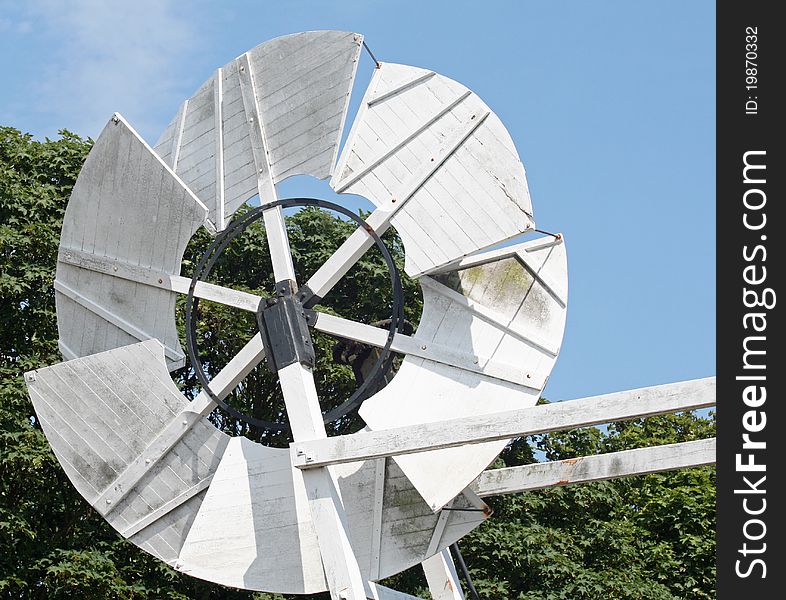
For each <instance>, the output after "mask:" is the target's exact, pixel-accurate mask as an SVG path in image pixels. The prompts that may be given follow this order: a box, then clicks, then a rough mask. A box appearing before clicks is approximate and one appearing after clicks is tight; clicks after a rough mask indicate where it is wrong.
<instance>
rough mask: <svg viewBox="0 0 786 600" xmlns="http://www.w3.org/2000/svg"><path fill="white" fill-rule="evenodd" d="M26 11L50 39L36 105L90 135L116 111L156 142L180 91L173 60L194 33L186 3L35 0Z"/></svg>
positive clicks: (186, 48)
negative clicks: (38, 104) (185, 15)
mask: <svg viewBox="0 0 786 600" xmlns="http://www.w3.org/2000/svg"><path fill="white" fill-rule="evenodd" d="M30 11H31V13H32V14H33V15H34V17H35V20H36V21H37V23H36V26H37V27H42V28H43V33H44V35H45V36H46V37H47V38H48V40H49V41H50V42H51V43H52V44H53V53H52V55H51V62H48V63H47V64H46V65H44V67H43V74H44V77H43V78H42V79H41V80H40V81H41V83H40V84H39V85H38V88H39V89H37V90H36V92H37V95H38V98H39V99H40V101H41V106H39V107H38V108H39V111H40V112H48V113H50V115H52V116H55V117H57V118H59V122H60V123H62V126H65V127H67V128H69V129H71V130H73V131H75V132H77V133H80V134H83V135H90V136H93V137H95V136H97V135H98V133H99V132H100V131H101V129H102V128H103V126H104V124H105V123H106V121H107V119H108V118H109V117H110V115H111V114H112V113H113V112H115V111H117V112H120V113H122V114H123V115H124V116H125V117H126V118H127V119H128V120H129V122H130V123H131V124H132V125H133V126H134V127H135V128H136V129H137V131H139V132H140V134H142V136H143V137H145V138H146V139H147V140H148V141H149V142H151V143H152V142H155V138H156V137H157V136H158V135H159V133H160V132H161V131H162V130H163V128H164V127H165V125H166V123H167V122H168V120H169V119H170V118H171V117H172V116H174V114H175V113H176V111H177V108H178V105H179V104H180V102H181V101H182V98H183V97H185V94H183V91H182V77H181V78H179V77H178V75H179V73H180V71H179V69H178V62H179V61H180V60H181V59H183V57H184V56H186V55H187V54H188V53H189V50H190V49H191V48H192V47H193V46H194V44H193V40H195V39H196V38H195V35H194V34H193V33H192V30H191V26H190V25H189V23H188V22H187V21H186V20H185V19H184V13H187V11H185V10H184V5H183V3H176V2H174V1H173V0H133V1H130V2H117V3H115V2H106V1H105V0H75V1H71V2H59V1H57V0H39V1H36V2H33V3H31V5H30ZM179 86H180V87H179Z"/></svg>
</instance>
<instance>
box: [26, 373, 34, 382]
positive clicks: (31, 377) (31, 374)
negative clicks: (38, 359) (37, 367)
mask: <svg viewBox="0 0 786 600" xmlns="http://www.w3.org/2000/svg"><path fill="white" fill-rule="evenodd" d="M27 380H28V381H35V373H28V374H27Z"/></svg>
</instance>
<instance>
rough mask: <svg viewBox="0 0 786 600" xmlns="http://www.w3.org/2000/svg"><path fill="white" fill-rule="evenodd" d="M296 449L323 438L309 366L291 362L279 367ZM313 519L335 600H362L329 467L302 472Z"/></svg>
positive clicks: (358, 575) (361, 586) (357, 571)
mask: <svg viewBox="0 0 786 600" xmlns="http://www.w3.org/2000/svg"><path fill="white" fill-rule="evenodd" d="M278 379H279V382H280V383H281V391H282V393H283V395H284V403H285V404H286V407H287V416H288V417H289V424H290V427H291V428H292V437H293V439H294V440H295V442H294V445H295V447H297V446H299V445H300V444H301V443H305V440H318V439H320V438H321V439H327V433H326V431H325V425H324V423H323V422H322V412H321V411H320V408H319V398H318V397H317V390H316V387H315V385H314V377H313V374H312V373H311V370H310V369H309V368H308V367H306V366H304V365H301V364H300V363H294V364H291V365H288V366H286V367H284V368H283V369H279V371H278ZM301 474H302V476H303V483H304V484H305V487H306V494H307V495H308V499H309V508H310V509H311V518H312V521H313V523H314V529H315V530H316V533H317V541H318V543H319V551H320V554H321V556H322V564H323V566H324V568H325V579H327V583H328V588H329V589H330V597H331V598H332V599H333V600H365V599H366V598H367V596H366V592H365V589H364V580H363V578H362V576H361V573H360V567H359V565H358V562H357V558H356V557H355V554H354V552H353V550H352V545H351V544H350V541H349V525H348V522H347V517H346V512H345V510H344V504H343V501H342V499H341V493H340V491H339V487H338V482H337V481H336V477H335V475H334V473H333V472H332V471H331V470H330V469H329V468H322V469H309V470H308V471H302V473H301Z"/></svg>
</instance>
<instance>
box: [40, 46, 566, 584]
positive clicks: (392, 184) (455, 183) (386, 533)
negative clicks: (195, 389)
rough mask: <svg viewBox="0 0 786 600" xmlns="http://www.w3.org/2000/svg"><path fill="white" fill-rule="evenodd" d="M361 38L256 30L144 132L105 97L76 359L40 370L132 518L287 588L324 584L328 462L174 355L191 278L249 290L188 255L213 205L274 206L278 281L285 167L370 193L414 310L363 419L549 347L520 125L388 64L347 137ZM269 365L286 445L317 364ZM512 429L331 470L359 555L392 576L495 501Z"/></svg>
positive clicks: (487, 378) (533, 379)
mask: <svg viewBox="0 0 786 600" xmlns="http://www.w3.org/2000/svg"><path fill="white" fill-rule="evenodd" d="M362 43H363V38H362V36H361V35H359V34H356V33H347V32H341V31H315V32H306V33H299V34H295V35H290V36H286V37H282V38H277V39H274V40H271V41H268V42H265V43H263V44H261V45H260V46H257V47H256V48H254V49H252V50H250V51H249V52H247V53H245V54H243V55H241V56H240V57H238V58H237V59H235V60H233V61H231V62H229V63H228V64H226V65H224V66H223V67H221V68H219V69H217V70H216V72H215V73H214V74H213V75H212V76H211V77H210V78H209V79H208V80H207V81H206V82H205V83H204V84H203V85H202V86H201V87H200V88H199V89H198V90H197V92H196V93H195V94H194V95H193V96H192V97H191V98H189V99H188V100H186V101H185V102H184V103H183V104H182V105H181V107H180V109H179V111H178V113H177V115H176V116H175V117H174V119H173V120H172V122H171V123H170V125H169V126H168V127H167V128H166V130H165V131H164V133H163V135H162V136H161V138H160V140H159V141H158V142H157V143H156V144H155V146H154V147H153V148H151V147H150V146H148V145H147V144H146V143H145V142H144V140H142V139H141V138H140V137H139V136H138V135H137V134H136V132H135V131H134V130H133V129H132V128H131V126H130V125H129V124H128V123H127V122H126V121H125V120H124V119H123V118H122V117H121V116H120V115H114V116H113V117H112V119H111V120H110V122H109V123H108V124H107V126H106V127H105V129H104V131H103V132H102V133H101V135H100V137H99V138H98V140H97V141H96V143H95V145H94V147H93V149H92V151H91V152H90V155H89V156H88V158H87V160H86V162H85V165H84V167H83V169H82V171H81V173H80V175H79V178H78V180H77V182H76V185H75V187H74V190H73V194H72V196H71V200H70V202H69V204H68V207H67V210H66V213H65V218H64V223H63V230H62V235H61V240H60V251H59V255H58V265H57V275H56V281H55V291H56V302H57V317H58V328H59V334H60V339H59V345H60V350H61V352H62V354H63V357H64V359H65V362H63V363H60V364H56V365H52V366H50V367H46V368H43V369H39V370H37V371H32V372H30V373H28V374H26V379H27V384H28V388H29V392H30V395H31V398H32V400H33V404H34V407H35V410H36V414H37V418H38V420H39V422H40V424H41V426H42V428H43V430H44V432H45V434H46V436H47V438H48V440H49V442H50V444H51V446H52V448H53V450H54V452H55V454H56V455H57V457H58V460H59V461H60V464H61V465H62V466H63V469H64V470H65V472H66V473H67V474H68V477H69V478H70V480H71V481H72V483H73V484H74V486H75V487H76V488H77V490H78V491H79V493H80V494H81V495H82V496H84V497H85V498H86V499H87V500H88V501H89V502H90V503H91V504H92V506H93V507H95V509H96V510H98V511H99V512H100V513H101V514H102V515H103V516H104V518H105V519H106V520H107V521H108V522H109V523H110V524H111V525H112V526H113V527H114V528H115V529H117V530H118V531H119V532H120V533H121V534H122V535H123V536H124V537H126V538H128V539H130V540H131V541H132V542H133V543H135V544H136V545H138V546H139V547H141V548H143V549H144V550H146V551H148V552H150V553H151V554H153V555H155V556H157V557H158V558H160V559H161V560H164V561H166V562H167V563H169V564H170V565H172V566H173V567H174V568H175V569H177V570H180V571H182V572H185V573H188V574H190V575H193V576H195V577H200V578H202V579H206V580H210V581H214V582H217V583H221V584H224V585H228V586H232V587H237V588H245V589H253V590H264V591H269V592H280V593H301V594H308V593H315V592H319V591H324V590H325V589H327V587H328V582H327V581H326V575H325V569H323V559H324V558H325V556H324V553H321V552H320V535H319V534H320V531H321V530H319V528H320V526H321V525H320V520H319V519H317V520H315V519H313V518H312V509H313V508H314V502H315V496H314V493H315V492H314V488H313V485H312V483H313V481H314V479H313V478H312V479H309V478H308V476H307V474H304V472H301V471H300V470H298V469H296V468H293V466H292V462H291V459H290V452H289V451H288V450H285V449H275V448H269V447H266V446H263V445H260V444H257V443H254V442H252V441H250V440H248V439H246V438H243V437H234V438H230V437H228V436H227V435H225V434H224V433H222V432H220V431H218V430H217V429H216V428H215V427H213V426H212V424H211V423H210V422H209V421H207V420H206V418H205V417H206V415H207V414H209V413H210V411H211V410H212V409H213V408H214V406H215V401H214V400H213V399H212V398H211V397H210V395H209V394H207V393H206V392H205V391H203V392H202V393H201V394H200V395H199V396H198V397H197V398H196V399H194V400H193V401H191V402H188V401H187V400H186V399H185V397H184V396H183V394H182V393H181V392H180V391H179V390H178V389H177V387H176V386H175V385H174V383H173V381H172V379H171V377H170V375H169V371H171V370H174V369H177V368H179V367H181V366H182V365H183V364H184V362H185V355H184V353H183V350H182V348H181V346H180V342H179V339H178V334H177V328H176V326H175V299H176V297H177V294H187V293H188V292H189V288H191V291H192V293H193V294H194V295H197V296H198V297H202V298H209V299H211V300H213V301H217V302H224V303H226V304H229V305H231V306H234V307H236V308H241V309H244V310H248V311H251V312H256V311H257V309H258V307H259V302H260V298H259V297H257V296H254V295H252V294H248V293H245V292H240V291H237V290H231V289H227V288H219V287H217V286H209V285H206V284H200V283H195V284H194V286H193V287H192V286H191V284H192V281H191V280H189V279H187V278H184V277H181V276H180V275H179V272H180V265H181V262H182V258H183V253H184V251H185V248H186V244H187V243H188V241H189V239H190V238H191V237H192V236H193V234H194V233H195V232H196V230H197V229H198V228H199V227H200V226H205V227H207V228H208V229H209V230H210V231H212V232H214V233H218V232H221V231H223V230H225V229H226V228H227V227H228V226H229V224H230V220H231V217H232V215H233V214H234V213H235V211H236V210H237V209H238V208H239V207H240V206H241V205H242V204H243V203H245V202H246V201H248V200H249V199H251V198H253V197H255V196H257V195H258V196H259V197H260V202H261V205H262V207H265V206H266V204H270V206H269V207H267V210H264V213H265V216H264V218H265V225H266V228H267V229H268V230H269V235H268V239H269V245H270V251H271V256H272V257H273V265H274V270H275V271H276V272H275V275H276V279H277V281H281V280H284V281H293V280H294V276H292V275H291V274H292V273H293V270H292V261H291V256H290V254H289V248H288V242H287V239H286V229H285V227H284V220H283V216H282V213H281V210H280V206H274V203H275V202H276V199H277V197H276V189H275V185H276V184H277V183H279V182H281V181H283V180H285V179H286V178H288V177H290V176H293V175H296V174H307V175H311V176H313V177H316V178H319V179H327V178H330V185H331V187H332V188H333V189H334V190H335V191H336V192H338V193H351V194H359V195H362V196H364V197H366V198H368V199H369V200H370V201H371V202H372V203H373V204H374V205H375V206H376V209H375V210H374V212H373V213H372V214H371V215H370V216H369V217H368V218H367V219H366V221H367V223H368V225H369V226H370V227H371V228H373V230H374V231H375V232H376V233H377V234H379V235H381V234H382V233H383V232H384V231H385V230H386V229H387V228H389V227H391V226H392V227H395V228H396V230H397V232H398V234H399V235H400V237H401V239H402V241H403V244H404V248H405V266H404V270H405V272H406V273H407V274H408V275H409V276H411V277H414V278H417V279H418V280H419V282H420V284H421V287H422V290H423V298H424V308H423V314H422V316H421V320H420V324H419V326H418V328H417V331H416V332H415V333H414V334H413V335H412V336H407V335H404V334H396V335H395V336H393V341H392V343H391V346H390V347H391V349H392V350H393V351H395V352H398V353H401V354H404V355H405V357H404V359H403V361H402V364H401V367H400V368H399V370H398V372H397V374H396V376H395V377H394V378H393V379H392V381H390V382H389V383H388V385H386V386H385V387H384V388H383V389H381V390H380V391H379V392H377V393H376V394H374V395H373V396H371V397H369V398H367V399H366V400H365V401H364V402H363V404H362V406H361V407H360V409H359V414H360V416H361V417H362V418H363V420H364V421H365V423H366V425H367V427H368V428H369V429H372V430H374V429H385V428H390V427H397V426H406V425H411V424H417V423H424V422H429V421H438V420H442V419H445V418H450V417H461V416H469V415H479V414H485V413H492V412H497V411H502V410H509V409H513V408H519V407H525V406H530V405H534V404H535V402H536V401H537V399H538V397H539V395H540V393H541V391H542V389H543V386H544V385H545V383H546V381H547V378H548V376H549V373H550V371H551V369H552V367H553V364H554V361H555V360H556V357H557V354H558V352H559V347H560V342H561V339H562V333H563V329H564V324H565V311H566V307H567V264H566V254H565V244H564V240H563V239H562V238H561V237H556V238H538V239H532V240H530V241H526V242H523V243H516V244H511V245H503V244H502V243H503V242H506V241H507V240H510V239H511V238H513V237H516V236H519V235H520V234H522V233H527V232H531V231H533V229H534V221H533V217H532V206H531V202H530V197H529V192H528V188H527V183H526V177H525V174H524V168H523V166H522V164H521V161H520V160H519V158H518V154H517V152H516V149H515V147H514V145H513V142H512V140H511V138H510V135H509V134H508V132H507V131H506V130H505V128H504V126H503V125H502V123H501V122H500V120H499V119H498V117H497V116H496V115H495V114H494V113H493V112H491V110H490V109H489V108H488V107H487V106H486V104H485V103H484V102H483V101H482V100H481V99H480V98H479V97H478V96H477V95H475V94H474V93H473V92H471V91H470V90H468V89H467V88H466V87H464V86H463V85H461V84H459V83H457V82H455V81H453V80H451V79H448V78H447V77H444V76H442V75H439V74H438V73H436V72H434V71H430V70H425V69H420V68H415V67H410V66H405V65H399V64H394V63H386V62H383V63H381V64H380V65H379V67H378V68H377V69H375V70H374V73H373V76H372V78H371V81H370V83H369V85H368V88H367V89H366V91H365V94H364V96H363V99H362V102H361V106H360V109H359V111H358V113H357V115H356V116H355V118H354V122H353V123H352V126H351V129H350V132H349V136H348V138H347V141H346V143H345V145H344V147H343V149H342V150H341V153H340V155H339V142H340V140H341V133H342V130H343V127H344V121H345V117H346V114H347V108H348V104H349V99H350V94H351V91H352V87H353V83H354V80H355V72H356V67H357V63H358V60H359V54H360V51H361V47H362ZM372 245H373V239H372V237H371V236H369V235H368V232H367V231H366V229H364V228H358V230H357V231H355V232H354V233H353V234H352V235H351V236H350V237H349V238H348V239H347V240H346V242H345V243H344V244H343V245H342V246H341V247H340V248H339V249H338V250H337V251H336V253H335V254H334V255H333V256H332V257H331V258H330V259H329V260H328V261H326V263H325V264H324V265H323V266H322V267H320V269H318V270H317V271H316V272H315V273H314V274H313V275H312V276H311V277H310V279H309V280H308V281H306V282H301V286H302V284H304V285H305V286H306V287H307V289H308V290H310V292H311V293H313V294H314V295H315V296H316V297H324V296H326V295H327V294H328V293H329V291H330V289H331V287H332V286H333V285H334V284H335V283H336V281H338V280H339V279H340V278H341V276H342V275H343V274H344V273H346V272H347V270H348V269H349V268H350V267H351V265H352V264H353V263H354V261H356V260H357V259H358V258H359V257H360V256H361V255H362V254H363V252H365V250H367V249H368V248H369V247H371V246H372ZM491 247H496V249H492V250H488V249H489V248H491ZM293 285H295V287H293V289H300V288H299V287H297V285H296V284H293ZM314 328H315V329H317V330H319V331H322V332H326V333H331V334H333V335H336V336H339V337H341V338H344V339H350V340H355V341H359V342H363V343H368V344H371V345H376V346H378V347H380V346H384V344H385V337H386V333H385V332H384V331H381V330H379V329H377V328H375V327H371V326H369V325H364V324H361V323H355V322H352V321H348V320H345V319H338V318H336V317H333V316H331V315H325V314H321V313H320V314H318V315H317V318H316V324H314ZM290 332H291V330H290ZM380 336H381V338H382V339H381V338H380ZM264 356H265V348H264V344H263V340H262V336H261V335H257V336H255V337H254V338H253V339H252V340H250V341H249V342H248V344H247V345H246V347H244V348H243V350H241V352H240V353H239V354H238V355H237V356H235V357H233V358H232V359H231V360H230V361H229V363H228V364H227V366H226V367H225V368H224V370H222V371H221V373H219V374H218V375H217V376H216V377H214V378H213V379H212V380H211V381H210V382H209V387H210V388H211V389H212V390H213V392H214V393H215V395H217V396H218V397H221V398H222V397H224V396H226V395H227V394H229V393H230V392H231V391H232V389H234V387H235V386H236V385H237V384H238V382H239V381H241V380H242V378H243V377H244V376H245V375H247V374H248V373H249V372H250V370H251V369H252V368H253V367H254V366H255V365H256V364H258V363H259V362H260V361H261V360H263V357H264ZM278 374H279V379H280V381H281V384H282V389H283V391H284V396H285V401H286V403H287V412H288V414H289V417H290V422H292V420H293V411H295V412H296V413H297V418H298V423H299V425H298V427H297V428H295V427H294V426H293V435H294V437H295V441H296V443H295V444H294V447H293V449H292V451H293V452H296V451H297V448H296V446H297V441H298V440H299V439H307V436H308V435H318V434H319V431H318V429H319V427H322V424H321V418H319V414H318V413H319V408H318V404H315V402H316V400H317V399H316V396H315V391H314V390H313V378H311V375H310V370H309V368H308V367H307V366H305V365H303V364H301V363H300V362H296V363H294V364H292V365H288V366H286V367H284V368H281V369H279V370H278ZM293 390H295V391H297V393H295V392H294V391H293ZM309 403H310V404H309ZM315 406H316V415H314V410H315V408H314V407H315ZM309 411H310V412H309ZM309 415H310V416H309ZM304 419H305V420H304ZM309 419H311V421H309ZM317 421H319V423H317ZM304 423H305V424H306V425H307V426H306V425H304ZM309 427H311V428H312V430H311V433H309V432H308V431H307V430H308V428H309ZM304 431H306V433H305V434H304ZM315 431H316V433H314V432H315ZM322 435H324V430H322ZM504 446H505V442H504V441H500V442H493V443H485V444H479V445H473V446H466V447H459V448H450V449H445V450H438V451H430V452H424V453H420V454H413V455H404V456H398V457H394V458H390V459H379V460H371V461H365V462H357V463H349V464H341V465H337V466H334V467H330V468H329V469H327V470H323V474H325V473H326V474H327V475H326V479H324V480H323V481H324V482H326V483H325V485H327V486H328V487H331V486H332V488H333V492H334V497H335V498H337V500H336V501H337V502H339V503H340V504H341V505H342V510H343V511H344V513H345V520H346V527H347V532H348V540H347V543H348V544H350V545H351V549H352V554H353V555H354V556H355V557H356V559H357V562H358V567H359V569H360V571H361V572H362V575H363V576H364V577H365V578H367V579H369V580H372V581H374V580H377V579H380V578H383V577H387V576H390V575H392V574H395V573H398V572H400V571H402V570H404V569H406V568H408V567H410V566H412V565H415V564H417V563H419V562H421V561H423V560H424V559H426V558H428V557H429V556H431V555H434V554H435V553H437V552H438V551H440V550H442V549H444V548H445V547H447V546H448V545H450V544H451V543H453V542H455V541H456V540H458V539H460V538H461V537H462V536H463V535H465V534H466V533H468V532H469V531H471V530H472V529H473V528H475V527H477V526H478V525H479V524H480V523H481V522H482V521H483V520H484V519H485V518H486V516H487V512H488V511H487V507H486V506H485V504H483V502H482V501H481V500H480V499H479V498H478V497H477V496H476V495H475V494H473V493H472V492H471V491H469V490H468V489H467V488H468V486H469V485H470V484H471V483H472V481H473V480H474V479H475V478H476V477H477V476H478V475H479V474H480V472H481V471H482V470H483V469H484V468H485V467H486V466H488V464H489V463H491V462H492V461H493V460H494V458H495V457H496V456H497V455H498V454H499V452H500V451H501V450H502V449H503V447H504ZM307 481H308V482H309V483H308V484H307V483H306V482H307ZM314 485H316V484H314ZM320 485H321V484H320ZM323 491H324V490H323ZM443 508H448V509H450V508H452V509H456V508H459V509H473V510H443ZM322 541H323V542H324V541H325V535H324V532H322Z"/></svg>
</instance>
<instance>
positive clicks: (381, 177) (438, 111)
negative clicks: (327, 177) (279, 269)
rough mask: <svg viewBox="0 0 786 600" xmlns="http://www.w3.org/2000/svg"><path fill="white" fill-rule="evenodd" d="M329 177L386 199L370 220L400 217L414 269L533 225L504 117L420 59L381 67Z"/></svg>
mask: <svg viewBox="0 0 786 600" xmlns="http://www.w3.org/2000/svg"><path fill="white" fill-rule="evenodd" d="M330 185H331V187H333V189H334V190H335V191H336V192H339V193H352V194H360V195H362V196H365V197H366V198H368V199H370V200H371V201H372V202H373V203H374V204H376V205H377V206H378V207H379V208H378V209H377V212H376V213H375V215H372V216H371V217H370V218H369V219H368V221H369V223H370V224H372V226H373V227H374V228H375V229H377V231H378V232H381V230H384V229H385V228H387V226H388V225H390V224H392V225H393V226H395V228H396V231H397V232H398V233H399V235H400V236H401V239H402V240H403V242H404V246H405V248H406V263H405V268H404V270H405V271H406V272H407V274H409V275H410V276H413V277H415V276H419V275H421V274H423V273H427V272H431V271H434V270H435V269H438V268H439V267H442V266H444V265H446V264H448V263H450V262H452V261H454V260H455V259H457V258H460V257H462V256H465V255H467V254H471V253H473V252H476V251H478V250H480V249H483V248H487V247H489V246H492V245H494V244H497V243H499V242H502V241H504V240H507V239H509V238H510V237H512V236H515V235H518V234H520V233H522V232H524V231H527V230H528V229H531V228H532V227H533V226H534V223H533V220H532V203H531V201H530V197H529V190H528V188H527V181H526V176H525V174H524V167H523V165H522V164H521V161H520V160H519V157H518V153H517V152H516V148H515V147H514V145H513V141H512V140H511V138H510V135H509V134H508V132H507V130H506V129H505V127H504V126H503V125H502V122H501V121H500V120H499V118H498V117H497V116H496V115H495V114H494V113H493V112H491V110H490V109H489V108H488V106H486V104H485V103H484V102H483V101H482V100H481V99H480V98H479V97H478V96H477V95H475V94H474V93H472V92H471V91H470V90H468V89H467V88H466V87H464V86H463V85H461V84H460V83H457V82H455V81H453V80H451V79H448V78H447V77H444V76H442V75H439V74H437V73H434V72H433V71H427V70H425V69H419V68H416V67H409V66H406V65H399V64H393V63H382V64H381V66H380V68H378V69H377V70H376V71H375V73H374V76H373V78H372V80H371V83H370V84H369V87H368V90H367V91H366V94H365V96H364V98H363V103H362V105H361V108H360V110H359V112H358V115H357V117H356V119H355V122H354V123H353V125H352V129H351V131H350V134H349V137H348V139H347V143H346V145H345V147H344V149H343V151H342V154H341V158H340V159H339V163H338V165H337V168H336V172H335V173H334V175H333V178H332V179H331V181H330ZM310 285H311V284H310ZM311 287H312V289H316V288H317V287H319V286H316V287H315V286H314V285H311Z"/></svg>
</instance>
